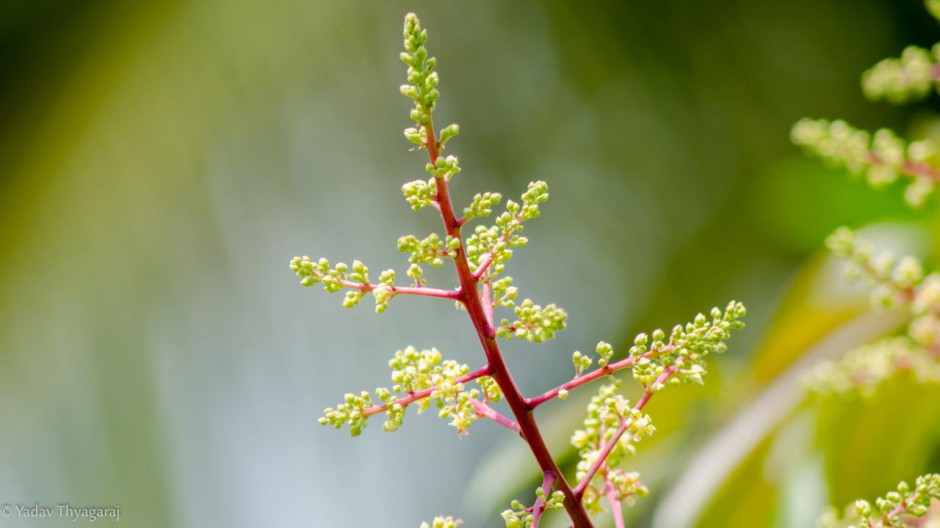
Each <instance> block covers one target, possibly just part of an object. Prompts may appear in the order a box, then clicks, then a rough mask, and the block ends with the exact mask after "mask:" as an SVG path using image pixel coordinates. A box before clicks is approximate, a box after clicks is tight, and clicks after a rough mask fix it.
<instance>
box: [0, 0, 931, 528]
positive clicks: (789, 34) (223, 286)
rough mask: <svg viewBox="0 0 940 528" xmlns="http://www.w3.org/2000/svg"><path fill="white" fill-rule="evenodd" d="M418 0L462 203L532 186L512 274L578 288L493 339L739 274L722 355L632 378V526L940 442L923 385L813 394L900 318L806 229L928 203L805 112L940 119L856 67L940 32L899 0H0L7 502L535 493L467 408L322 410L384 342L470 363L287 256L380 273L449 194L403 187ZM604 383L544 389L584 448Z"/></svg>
mask: <svg viewBox="0 0 940 528" xmlns="http://www.w3.org/2000/svg"><path fill="white" fill-rule="evenodd" d="M408 11H415V12H417V13H418V14H419V15H420V16H421V19H422V22H423V24H424V25H425V27H427V28H429V31H430V34H431V37H430V42H429V47H430V50H431V53H432V54H433V55H436V56H437V57H438V59H439V64H440V67H439V71H440V75H441V79H442V86H441V91H442V94H443V96H442V100H441V103H440V106H439V112H438V118H437V119H438V122H439V123H440V124H446V123H448V122H457V123H459V124H460V126H461V135H460V136H459V137H458V138H457V139H455V140H454V141H453V143H451V145H452V149H453V151H454V153H456V154H458V155H460V157H461V161H462V165H463V167H464V171H463V172H462V173H461V174H460V175H459V177H458V178H457V179H456V180H455V183H454V192H455V194H456V197H457V199H458V201H464V200H467V199H468V198H469V197H470V196H472V194H473V193H475V192H480V191H484V190H496V191H500V192H502V193H503V194H504V195H505V196H513V195H518V194H520V193H521V192H522V191H523V190H524V189H525V185H526V183H527V182H528V181H529V180H531V179H544V180H546V181H547V182H548V183H549V186H550V190H551V193H552V199H551V200H550V201H549V203H548V204H546V206H545V207H544V208H543V215H542V217H541V218H539V219H538V220H537V221H536V222H534V223H533V224H532V226H531V227H530V228H527V234H528V236H529V238H530V245H529V247H528V248H526V249H525V250H524V251H520V252H518V254H517V256H516V258H514V261H513V269H515V270H516V271H515V273H512V275H513V276H514V277H515V278H516V283H517V285H519V286H520V287H521V289H522V293H523V295H526V296H531V297H532V298H533V299H534V300H536V301H537V302H556V303H558V304H560V305H561V306H563V307H565V308H566V309H567V310H568V312H569V314H570V324H569V329H568V330H567V331H566V332H564V333H563V334H562V335H561V336H559V337H558V338H556V339H555V340H554V341H552V342H550V343H549V344H546V345H542V346H531V345H527V344H516V343H513V344H512V345H511V346H508V347H507V354H508V356H509V361H510V364H511V366H512V367H514V368H515V369H516V372H518V377H519V379H520V383H521V385H522V386H523V387H524V389H525V390H526V391H528V392H529V393H535V392H536V391H540V390H544V389H546V388H548V387H549V386H553V385H554V384H557V383H559V382H561V381H562V380H564V379H566V377H568V376H570V374H571V372H570V368H571V367H570V360H569V358H570V354H571V352H572V351H573V350H577V349H581V350H592V349H593V346H594V343H596V342H597V341H598V340H601V339H603V340H608V341H611V342H613V343H614V344H615V345H619V348H620V349H621V350H624V349H625V348H626V346H627V344H628V343H629V341H630V340H631V336H632V335H633V334H635V333H636V332H639V331H649V330H650V329H652V328H655V327H659V326H662V327H666V328H668V327H671V326H672V325H673V324H675V323H677V322H680V321H686V320H689V319H691V318H692V317H693V316H694V315H695V313H697V312H698V311H704V310H707V309H708V308H710V307H711V306H713V305H720V306H723V305H724V304H725V303H726V302H727V301H728V300H730V299H732V298H733V299H738V300H741V301H744V302H745V303H746V304H747V306H748V308H749V316H748V325H749V326H748V328H747V329H746V330H745V331H743V332H741V333H740V334H739V335H736V336H735V337H734V338H733V341H732V343H731V345H732V346H731V349H730V351H729V352H728V353H727V354H726V355H725V356H723V357H722V358H720V359H716V360H715V361H714V363H713V370H712V372H711V374H710V376H709V379H708V380H707V384H706V386H705V387H684V388H680V389H677V390H674V391H668V393H664V394H662V396H658V397H657V398H656V400H654V402H653V403H652V404H651V406H650V407H649V411H650V413H651V414H652V415H653V416H654V419H655V420H656V421H657V424H658V427H659V432H658V433H657V435H656V436H655V437H654V438H652V439H651V440H650V441H649V442H646V441H644V445H642V446H641V449H640V452H641V453H640V455H639V456H638V457H637V459H636V460H635V464H636V466H637V468H639V470H640V471H641V473H642V475H643V478H644V481H645V482H646V483H647V485H648V486H649V487H650V488H651V490H652V494H651V496H650V497H649V498H647V499H644V500H643V501H642V502H640V503H639V504H637V505H636V506H635V507H634V508H632V509H631V510H630V514H629V515H630V518H631V525H632V526H659V527H666V528H672V527H681V526H708V527H714V526H733V527H737V526H741V527H752V526H779V527H805V526H811V525H812V523H813V519H815V517H816V516H817V515H818V513H819V512H820V511H821V510H822V508H823V507H824V506H825V505H826V504H828V503H829V502H835V503H840V502H845V501H849V500H852V499H854V498H856V497H862V496H868V497H871V496H873V495H876V494H881V493H883V492H884V491H886V490H887V489H888V488H890V487H892V486H893V485H894V484H896V483H897V481H898V480H900V479H902V478H905V479H911V478H913V477H914V476H915V475H916V474H919V473H921V472H926V471H929V470H936V469H937V467H936V464H937V462H938V460H940V457H938V454H940V444H938V433H940V431H938V428H937V425H936V424H937V423H938V421H937V419H936V418H937V411H936V409H938V408H940V407H938V406H937V404H938V403H940V391H938V390H937V389H936V388H932V387H920V386H916V385H915V386H911V385H910V384H909V383H901V384H897V385H896V386H895V385H891V386H889V387H887V388H885V389H884V391H885V394H884V395H883V396H884V397H883V398H880V399H879V400H878V401H872V402H866V401H839V400H826V401H812V400H807V399H806V398H805V394H804V392H803V388H802V385H801V382H800V372H801V371H802V369H804V368H805V367H806V365H808V364H810V363H812V362H814V361H817V360H818V359H819V358H822V357H832V356H835V355H838V354H840V353H842V352H844V351H845V350H847V349H848V348H849V347H851V346H853V345H854V344H857V343H861V342H864V341H866V340H868V339H871V338H872V337H873V336H876V335H880V334H883V333H885V332H890V331H891V330H892V329H893V328H894V327H896V325H897V320H895V319H893V318H892V317H890V316H889V315H883V314H882V315H877V314H875V315H873V314H871V313H870V310H869V309H868V305H867V298H866V290H865V289H864V288H852V287H849V286H847V285H846V284H845V283H844V281H843V280H842V279H841V277H840V274H839V271H838V266H836V265H834V264H833V263H832V262H830V261H829V260H828V259H827V257H826V256H825V253H824V251H823V250H822V247H823V240H824V238H825V236H826V235H827V234H828V233H829V232H831V231H832V230H833V229H834V228H836V227H837V226H839V225H843V224H845V225H851V226H855V227H863V226H872V227H871V231H872V232H873V233H874V234H875V235H877V236H878V237H880V238H879V240H882V241H883V242H884V243H886V244H889V245H894V246H896V247H902V248H906V249H907V250H909V251H912V252H915V253H917V254H920V255H922V256H927V257H928V258H929V257H930V256H931V248H932V247H934V244H933V243H932V242H933V240H934V239H935V238H936V229H935V226H936V225H937V222H936V220H937V215H936V213H935V209H936V206H934V205H933V204H929V205H928V207H927V208H926V209H925V210H924V211H922V212H914V211H909V210H908V209H906V208H905V207H904V206H903V205H902V203H901V200H900V194H901V193H900V190H899V189H897V188H889V189H887V190H885V191H881V192H878V191H872V190H871V189H869V188H868V187H867V186H865V185H864V184H863V183H860V182H858V181H853V180H851V179H849V178H846V177H845V176H844V174H842V173H840V172H839V171H831V170H829V169H826V168H825V167H824V166H823V165H822V164H820V163H818V162H817V161H816V160H812V159H807V158H805V157H804V156H803V155H802V154H801V153H800V152H798V151H797V149H795V148H794V147H793V146H791V144H790V143H789V140H788V134H789V128H790V126H791V124H792V123H793V122H795V121H796V120H797V119H799V118H801V117H804V116H810V117H826V118H835V117H843V118H846V119H848V120H849V121H850V122H853V123H855V124H857V125H859V126H863V127H868V128H876V127H879V126H891V127H894V128H895V129H896V130H898V131H901V132H905V133H908V134H910V135H912V136H918V135H920V136H923V135H925V134H930V133H932V132H933V133H935V132H936V130H937V128H936V126H935V125H934V122H935V121H934V119H935V118H934V109H935V108H936V100H935V98H931V99H928V100H927V101H926V102H923V103H919V104H915V105H909V106H905V107H900V108H898V107H890V106H888V105H885V104H875V103H869V102H867V101H865V100H864V99H863V97H862V95H861V93H860V90H859V85H858V77H859V74H860V73H861V72H862V71H863V70H864V69H866V68H867V67H869V66H870V65H872V64H874V63H875V62H876V61H877V60H879V59H881V58H884V57H887V56H893V55H897V54H898V53H899V52H900V51H901V49H903V47H904V46H905V45H907V44H920V45H925V46H929V45H930V44H932V43H933V42H934V41H937V40H940V28H938V26H937V24H936V22H935V21H934V20H933V19H931V18H930V17H929V16H928V15H927V14H926V12H925V10H924V9H923V6H922V5H921V3H920V2H919V0H891V1H889V0H855V1H853V2H850V3H846V2H839V1H836V0H795V1H791V2H783V3H779V2H753V1H745V0H716V1H714V2H706V3H701V2H688V1H670V0H662V1H658V2H635V1H627V2H592V3H588V2H571V1H556V0H547V1H541V2H540V1H530V0H521V1H516V2H452V1H441V0H437V1H433V2H432V1H427V2H422V1H411V2H405V1H399V0H389V1H384V2H365V1H360V0H351V1H346V2H325V1H319V2H318V1H314V2H311V1H300V0H275V1H270V2H250V1H244V0H224V1H223V0H201V1H198V2H195V1H191V2H187V1H183V0H168V1H164V2H145V1H140V0H124V1H122V2H107V1H103V0H81V1H79V0H5V1H4V2H3V3H2V5H0V76H2V81H0V431H2V434H0V503H6V504H19V505H23V504H25V505H33V504H40V505H55V504H59V503H69V504H71V505H73V506H75V505H94V506H114V505H119V506H120V507H121V511H122V519H121V524H122V525H127V526H134V527H166V526H174V527H200V528H206V527H217V526H218V527H222V526H225V527H241V526H244V527H256V526H283V527H287V526H298V527H299V526H308V527H309V526H314V527H334V526H382V527H390V528H396V527H415V526H417V525H418V524H419V523H420V522H421V520H430V519H431V518H432V517H433V516H434V515H436V514H448V515H454V516H458V517H461V518H463V519H464V520H465V521H466V526H501V525H502V524H501V521H499V517H498V513H499V511H501V510H502V509H505V508H507V507H508V503H509V500H510V499H511V498H512V497H519V498H521V499H523V500H526V498H527V497H528V496H530V495H531V490H532V489H533V488H534V487H535V485H536V483H537V480H536V475H535V472H534V465H533V463H532V460H531V458H530V455H529V454H528V453H527V452H526V451H525V450H524V449H521V448H522V446H521V445H520V442H518V440H517V439H516V438H514V437H512V435H508V434H506V433H505V431H503V430H500V429H498V428H497V427H496V426H494V425H493V424H490V423H482V422H479V423H477V424H475V426H474V427H473V428H472V429H471V434H470V435H469V436H468V437H465V438H458V437H457V436H456V434H455V433H454V431H453V429H452V428H450V427H448V426H446V424H445V423H444V422H442V421H440V420H437V419H436V418H435V417H434V416H432V415H430V414H429V415H428V416H421V417H418V416H409V418H408V419H407V420H406V423H405V426H404V427H403V428H402V429H401V430H400V431H399V432H397V433H395V434H385V433H383V432H382V431H381V427H380V426H379V425H378V424H373V426H372V427H370V428H369V429H367V430H366V432H365V434H364V435H363V436H362V437H359V438H356V439H350V438H348V436H347V435H346V433H345V432H341V431H340V432H338V431H333V430H331V429H327V428H324V427H321V426H319V425H318V424H317V423H316V419H317V417H318V416H319V413H320V411H321V409H323V408H324V407H326V406H330V405H335V403H337V402H338V401H340V399H341V397H342V394H343V393H345V392H351V391H358V390H361V389H372V388H374V387H376V386H379V385H386V384H387V376H388V372H387V366H386V361H387V359H388V357H390V356H391V355H392V354H393V353H394V350H395V349H397V348H403V347H404V346H405V345H408V344H414V345H415V346H418V347H429V346H432V345H433V346H437V347H438V348H440V349H441V350H442V351H443V352H444V353H445V355H447V356H450V357H454V358H457V359H460V360H461V361H464V362H467V363H470V364H471V366H476V365H478V364H479V363H480V361H481V358H480V356H479V353H478V351H477V349H476V342H475V338H474V336H473V334H472V331H471V328H470V327H469V325H468V324H467V322H466V320H465V315H464V314H462V313H459V312H456V311H454V310H453V309H452V308H451V307H450V306H449V305H447V303H444V306H442V305H441V304H440V303H436V302H433V301H424V300H421V299H397V300H396V301H395V302H394V303H393V305H392V307H391V308H390V310H389V312H387V313H386V314H384V315H382V316H376V315H375V314H373V313H372V310H371V308H370V307H369V306H368V303H367V302H364V303H363V306H361V307H359V308H358V309H355V310H352V311H350V312H344V311H343V310H342V309H341V308H340V306H339V305H340V300H341V299H340V298H339V297H337V296H328V295H326V294H325V293H323V292H322V291H314V290H306V289H302V288H300V287H299V286H298V285H297V284H296V280H295V278H294V277H293V276H292V274H291V273H290V271H289V270H288V267H287V262H288V260H289V259H290V258H291V257H293V256H294V255H299V254H309V255H311V256H314V257H318V256H327V257H329V258H330V259H331V260H333V261H338V260H345V261H347V262H349V261H351V260H352V259H354V258H359V259H361V260H363V261H365V262H366V263H367V264H368V265H369V266H370V267H371V268H372V269H373V270H380V269H384V268H388V267H396V268H398V269H399V271H400V272H401V271H403V270H404V269H405V266H404V264H403V262H404V260H403V259H402V258H401V255H399V254H397V252H396V250H395V240H396V239H397V237H398V236H400V235H402V234H407V233H415V234H425V233H427V232H429V231H430V230H432V229H435V228H436V227H437V224H436V219H435V218H434V217H433V215H431V214H430V213H428V212H427V211H422V212H421V213H420V214H416V213H413V212H411V210H410V209H409V208H408V207H407V205H406V204H405V203H404V202H403V200H401V197H400V191H399V188H400V186H401V184H402V183H403V182H405V181H409V180H413V179H416V178H418V177H420V175H421V174H423V170H422V168H423V164H424V161H423V160H422V159H421V155H420V153H414V152H409V151H408V146H409V145H408V144H407V142H406V141H405V139H404V138H403V137H402V135H401V129H402V128H404V127H405V126H408V118H407V112H408V108H409V102H408V101H407V100H406V99H405V98H403V97H401V96H400V95H399V94H398V86H399V85H400V84H401V83H402V82H403V79H404V67H403V65H402V64H401V63H400V62H399V60H398V53H399V47H400V46H401V21H402V18H403V16H404V14H405V13H407V12H408ZM432 279H434V280H436V281H437V282H438V284H442V285H447V284H449V283H450V281H452V280H453V279H452V277H451V276H450V275H449V274H448V273H446V272H441V273H439V274H435V275H433V276H432ZM587 392H589V391H586V392H585V394H580V395H576V394H573V395H572V398H571V399H570V400H569V401H568V402H567V403H565V404H562V403H560V402H556V403H553V404H551V405H546V408H545V409H544V410H543V411H540V414H539V417H540V419H541V420H542V421H543V422H544V423H545V428H546V432H547V436H548V438H549V441H550V443H551V446H552V448H553V450H554V451H555V452H556V453H557V454H558V456H559V457H561V458H562V459H564V460H565V461H567V462H568V463H570V462H571V460H572V459H571V455H572V453H570V452H569V451H567V446H568V444H567V438H568V436H569V435H570V432H571V430H572V429H573V428H574V427H575V426H576V425H577V423H578V418H579V415H580V414H581V412H582V409H583V403H584V401H585V400H584V397H586V396H588V394H587ZM554 521H556V522H557V523H561V521H562V519H561V516H557V515H556V516H555V518H554ZM605 522H609V520H604V519H601V520H600V524H602V525H603V524H604V523H605ZM96 524H105V525H108V524H113V521H111V520H107V519H105V520H100V521H98V522H97V523H96ZM66 525H74V524H73V523H72V522H71V521H70V520H67V519H23V518H15V517H12V518H2V519H0V526H11V527H20V526H23V527H46V526H66Z"/></svg>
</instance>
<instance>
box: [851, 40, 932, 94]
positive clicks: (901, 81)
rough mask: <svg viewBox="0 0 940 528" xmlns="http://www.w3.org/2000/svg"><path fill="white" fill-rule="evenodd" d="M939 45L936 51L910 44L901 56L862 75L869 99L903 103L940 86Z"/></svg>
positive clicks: (863, 85)
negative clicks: (939, 81) (939, 73)
mask: <svg viewBox="0 0 940 528" xmlns="http://www.w3.org/2000/svg"><path fill="white" fill-rule="evenodd" d="M938 60H940V45H938V46H934V48H933V52H932V53H931V52H930V51H927V50H925V49H924V48H920V47H918V46H908V47H907V48H906V49H905V50H904V52H903V53H901V56H900V57H899V58H896V59H895V58H891V59H884V60H882V61H881V62H879V63H878V64H875V65H874V66H872V67H871V68H870V69H869V70H868V71H866V72H865V73H863V74H862V91H863V92H864V93H865V96H866V97H868V98H869V99H871V100H873V101H876V100H878V99H885V100H887V101H888V102H890V103H895V104H900V103H905V102H907V101H910V100H915V99H923V98H924V97H927V96H928V95H929V94H930V92H931V88H936V87H937V78H936V74H935V73H934V72H935V69H936V67H937V62H938Z"/></svg>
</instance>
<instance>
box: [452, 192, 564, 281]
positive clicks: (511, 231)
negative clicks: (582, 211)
mask: <svg viewBox="0 0 940 528" xmlns="http://www.w3.org/2000/svg"><path fill="white" fill-rule="evenodd" d="M477 197H479V200H478V198H477ZM501 198H502V197H501V196H500V195H498V194H495V195H494V194H490V196H489V198H488V199H487V196H486V195H477V196H475V197H474V199H473V203H471V204H470V207H468V208H467V209H465V210H464V212H465V214H467V217H468V218H471V217H474V216H486V215H489V214H490V212H491V210H492V207H493V206H495V205H496V204H498V203H499V200H500V199H501ZM546 200H548V184H546V183H545V182H543V181H534V182H530V183H529V187H528V189H527V190H526V192H525V193H523V194H522V203H521V204H519V203H517V202H515V201H513V200H507V201H506V211H505V212H503V213H502V214H500V215H499V216H498V217H497V218H496V224H495V225H492V226H477V227H476V229H475V230H474V232H473V234H472V235H470V236H469V237H467V244H466V250H467V262H469V264H470V266H472V267H479V266H480V265H481V264H482V263H483V262H484V261H485V260H487V259H491V260H492V263H491V264H490V267H489V270H488V273H489V277H490V278H493V277H495V276H497V275H499V274H500V273H502V272H503V271H504V270H505V269H506V264H507V263H508V262H509V260H510V259H512V248H515V247H523V246H525V245H526V244H527V243H528V242H529V240H528V239H527V238H526V237H524V236H522V235H520V234H519V233H521V232H522V229H523V225H522V224H523V223H524V222H526V221H527V220H531V219H533V218H537V217H538V216H539V214H540V211H539V204H541V203H544V202H545V201H546Z"/></svg>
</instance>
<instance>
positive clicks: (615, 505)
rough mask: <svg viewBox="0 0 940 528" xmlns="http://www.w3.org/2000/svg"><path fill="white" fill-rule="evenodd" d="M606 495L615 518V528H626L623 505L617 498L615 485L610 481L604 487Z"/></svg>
mask: <svg viewBox="0 0 940 528" xmlns="http://www.w3.org/2000/svg"><path fill="white" fill-rule="evenodd" d="M604 495H606V496H607V500H608V501H609V502H610V513H611V515H613V516H614V528H624V526H625V525H624V522H623V505H622V504H621V503H620V500H619V499H618V498H617V490H615V489H614V485H613V484H612V483H611V482H610V481H609V480H608V481H607V483H606V484H605V485H604Z"/></svg>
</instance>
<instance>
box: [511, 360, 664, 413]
mask: <svg viewBox="0 0 940 528" xmlns="http://www.w3.org/2000/svg"><path fill="white" fill-rule="evenodd" d="M673 349H675V346H674V345H666V346H664V347H663V348H657V349H654V350H650V351H649V352H647V353H645V354H641V355H639V356H630V357H628V358H626V359H622V360H620V361H618V362H616V363H611V364H609V365H604V366H603V367H601V368H599V369H596V370H592V371H591V372H588V373H587V374H581V375H580V376H576V377H575V378H574V379H573V380H571V381H569V382H567V383H563V384H562V385H559V386H558V387H555V388H554V389H552V390H550V391H548V392H546V393H544V394H540V395H539V396H535V397H534V398H529V399H527V400H526V405H527V406H528V407H529V408H530V409H535V408H536V407H538V406H539V405H542V404H543V403H545V402H547V401H548V400H551V399H552V398H555V397H557V396H558V393H559V392H561V391H563V390H566V391H570V390H571V389H574V388H577V387H580V386H581V385H585V384H587V383H590V382H592V381H594V380H596V379H598V378H602V377H604V376H609V375H610V374H613V373H614V372H618V371H620V370H624V369H627V368H632V367H633V364H634V363H636V360H638V359H641V358H647V359H648V358H651V357H654V356H658V355H659V354H663V353H666V352H672V350H673Z"/></svg>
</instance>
